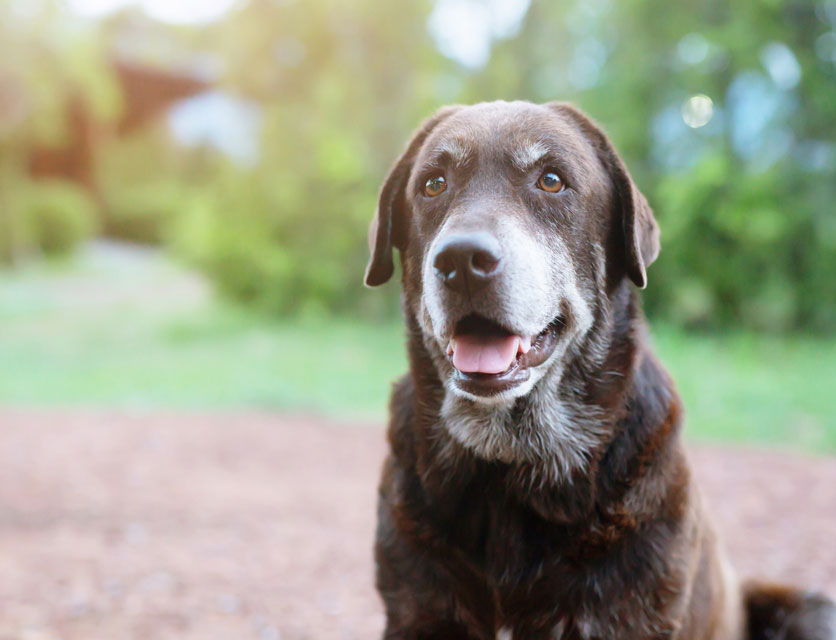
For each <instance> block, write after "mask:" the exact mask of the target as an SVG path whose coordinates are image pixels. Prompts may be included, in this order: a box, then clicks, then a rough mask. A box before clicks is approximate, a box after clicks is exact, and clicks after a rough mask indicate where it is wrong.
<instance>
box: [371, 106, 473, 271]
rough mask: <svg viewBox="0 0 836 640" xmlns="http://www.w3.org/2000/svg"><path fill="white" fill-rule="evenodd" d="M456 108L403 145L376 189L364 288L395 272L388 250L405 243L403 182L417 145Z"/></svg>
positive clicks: (431, 121) (445, 111) (434, 118)
mask: <svg viewBox="0 0 836 640" xmlns="http://www.w3.org/2000/svg"><path fill="white" fill-rule="evenodd" d="M459 109H460V107H458V106H450V107H444V108H442V109H441V110H439V111H438V112H436V114H435V115H434V116H432V117H431V118H429V119H427V120H426V121H425V122H424V123H423V124H422V125H421V126H420V127H418V129H417V130H416V131H415V133H414V134H413V135H412V139H411V140H410V141H409V144H408V145H407V146H406V150H405V151H404V152H403V153H402V154H401V156H400V158H398V159H397V161H395V164H394V166H393V167H392V169H391V170H390V171H389V175H388V176H387V177H386V180H385V181H384V183H383V187H382V188H381V190H380V198H379V200H378V203H377V212H376V213H375V216H374V220H372V225H371V228H370V229H369V250H370V252H371V257H370V258H369V264H368V265H367V266H366V276H365V283H366V286H367V287H376V286H378V285H381V284H383V283H385V282H387V281H388V280H389V278H391V277H392V273H394V271H395V263H394V262H393V260H392V248H393V247H394V248H396V249H399V250H400V249H403V247H404V245H405V244H406V229H405V226H406V212H405V207H406V202H405V198H406V193H405V191H406V183H407V181H408V180H409V174H410V172H411V171H412V163H413V162H414V161H415V156H416V155H418V151H419V150H420V149H421V145H422V144H424V141H425V140H426V139H427V136H429V135H430V133H431V132H432V130H433V129H434V128H435V127H436V126H437V125H438V123H440V122H441V121H443V120H445V119H446V118H448V117H450V116H451V115H452V114H453V113H455V112H456V111H458V110H459Z"/></svg>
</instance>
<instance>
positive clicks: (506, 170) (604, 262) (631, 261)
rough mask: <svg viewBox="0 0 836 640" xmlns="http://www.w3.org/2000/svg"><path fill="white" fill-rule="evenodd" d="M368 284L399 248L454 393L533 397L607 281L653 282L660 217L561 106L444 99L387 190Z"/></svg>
mask: <svg viewBox="0 0 836 640" xmlns="http://www.w3.org/2000/svg"><path fill="white" fill-rule="evenodd" d="M370 239H371V244H372V260H371V262H370V263H369V268H368V270H367V274H366V282H367V284H369V285H377V284H381V283H382V282H385V281H386V280H387V279H388V278H389V277H390V276H391V273H392V268H393V265H392V247H393V246H395V247H397V248H398V249H400V251H401V254H402V259H403V266H404V289H405V295H406V303H407V305H408V306H409V309H410V310H411V311H412V312H413V313H414V314H415V317H416V318H417V320H418V322H419V324H420V327H421V329H422V331H423V334H424V343H425V345H426V347H427V349H428V351H429V352H430V354H431V356H432V357H433V361H434V362H435V364H436V367H437V369H438V372H439V375H440V377H441V379H442V381H443V383H444V385H445V387H446V388H447V390H448V391H449V392H450V393H452V394H455V395H457V396H459V397H464V398H467V399H469V400H472V401H476V402H479V403H491V404H497V403H502V402H507V401H510V400H513V399H515V398H517V397H520V396H523V395H526V394H528V393H530V392H531V391H532V389H533V388H535V386H536V384H537V382H538V381H539V380H541V379H542V378H543V377H544V375H546V374H547V373H548V372H549V371H551V370H552V369H554V368H555V367H558V368H559V365H560V363H561V361H562V360H563V359H564V358H565V357H566V354H567V353H568V352H569V350H570V348H571V346H572V344H574V343H577V341H578V340H579V339H580V338H581V337H582V336H584V335H585V334H586V333H587V332H588V331H589V330H590V328H591V327H592V325H593V320H594V317H595V316H596V313H597V311H598V310H599V307H600V301H601V300H602V299H605V298H606V295H607V289H608V288H609V287H611V286H613V283H617V282H619V281H620V280H621V279H623V278H624V277H629V278H631V279H632V280H633V281H634V282H635V283H636V284H637V285H638V286H642V287H643V286H644V285H645V277H646V276H645V268H646V266H647V265H649V264H650V262H651V261H652V260H653V259H654V258H655V257H656V254H657V253H658V247H659V245H658V230H657V227H656V224H655V222H654V220H653V217H652V214H651V213H650V210H649V208H648V207H647V205H646V202H645V201H644V198H643V197H642V196H641V195H640V194H639V193H638V191H637V190H636V189H635V187H634V186H633V183H632V181H631V179H630V177H629V175H628V174H627V172H626V170H625V168H624V166H623V164H622V163H621V161H620V160H619V158H618V156H617V155H616V154H615V152H614V151H613V149H612V146H611V145H610V144H609V142H608V140H607V139H606V137H605V136H604V134H603V133H602V132H601V131H600V130H599V129H598V128H597V127H596V126H595V125H594V124H593V123H592V122H591V121H589V120H588V119H587V118H586V117H584V116H583V115H581V114H580V113H579V112H578V111H576V110H574V109H573V108H571V107H569V106H567V105H563V104H550V105H533V104H529V103H523V102H515V103H505V102H497V103H486V104H479V105H474V106H470V107H450V108H447V109H444V110H442V111H441V112H439V113H438V114H437V115H436V116H434V117H433V118H432V119H430V120H429V121H428V122H427V123H425V125H424V126H423V127H422V128H421V129H420V130H419V131H418V132H417V133H416V135H415V137H414V138H413V140H412V142H411V143H410V145H409V147H408V148H407V150H406V152H405V153H404V154H403V156H402V157H401V158H400V159H399V161H398V162H397V163H396V165H395V167H394V168H393V170H392V172H391V174H390V176H389V178H388V179H387V182H386V183H385V185H384V188H383V190H382V192H381V200H380V205H379V207H378V214H377V217H376V219H375V223H374V224H373V226H372V234H371V236H370Z"/></svg>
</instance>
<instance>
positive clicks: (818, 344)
mask: <svg viewBox="0 0 836 640" xmlns="http://www.w3.org/2000/svg"><path fill="white" fill-rule="evenodd" d="M94 258H95V256H94ZM120 260H121V259H117V260H115V261H114V260H112V259H111V258H107V259H99V258H95V259H93V258H88V259H82V260H80V261H77V262H75V263H72V264H70V265H63V267H61V268H60V269H59V268H56V267H50V266H48V265H47V266H44V265H40V266H37V267H32V268H27V269H24V270H23V271H22V272H20V273H15V274H5V275H0V404H2V405H6V406H9V405H11V406H53V407H54V406H91V405H93V406H108V407H142V408H201V409H206V408H210V409H211V408H240V407H261V408H273V409H287V410H294V411H297V410H301V411H316V412H321V413H325V414H331V415H343V416H352V417H355V418H358V417H360V418H368V419H370V421H377V422H379V421H381V420H382V419H383V417H384V415H385V407H386V402H387V396H388V393H389V389H390V383H391V381H392V380H394V379H395V378H396V377H398V376H399V375H400V374H401V373H403V372H404V371H405V370H406V360H405V354H404V339H403V331H402V328H401V325H400V323H398V322H391V323H387V324H383V325H374V324H371V323H366V322H359V321H356V320H346V319H334V318H317V317H311V318H293V319H285V320H275V319H268V318H265V317H263V316H259V315H256V314H253V313H251V312H247V311H244V310H241V309H236V308H232V307H229V306H225V305H223V304H220V303H217V302H215V301H213V299H212V297H211V296H210V295H208V294H206V292H205V291H202V290H201V288H200V283H199V282H197V283H196V282H195V281H193V280H189V278H193V276H191V275H190V274H187V273H185V272H184V271H183V270H182V269H181V268H179V267H177V266H176V265H172V264H169V263H167V262H165V261H164V260H163V259H162V258H160V257H159V256H158V255H156V254H149V256H145V257H140V258H138V259H136V260H134V258H131V259H129V260H127V261H120ZM653 341H654V344H655V346H656V350H657V353H658V354H659V356H660V358H661V359H662V361H663V362H664V363H665V365H666V366H667V367H668V368H669V370H670V372H671V373H672V375H673V377H674V379H675V380H676V382H677V385H678V387H679V389H680V392H681V394H682V396H683V399H684V402H685V407H686V412H687V419H688V423H687V431H686V432H687V433H688V435H689V437H692V438H698V439H710V440H717V441H737V442H747V443H748V442H759V443H764V444H773V445H777V444H782V445H784V444H786V445H790V446H793V447H795V448H804V449H807V450H814V451H829V452H834V451H836V341H834V340H828V339H822V338H817V339H814V338H806V337H779V336H763V335H754V334H730V335H722V336H717V335H688V334H684V333H682V332H680V331H678V330H676V329H674V328H671V327H666V326H657V327H655V329H654V331H653Z"/></svg>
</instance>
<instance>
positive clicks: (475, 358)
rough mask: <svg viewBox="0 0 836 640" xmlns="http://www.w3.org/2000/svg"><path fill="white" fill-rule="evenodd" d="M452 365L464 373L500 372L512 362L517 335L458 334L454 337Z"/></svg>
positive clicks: (516, 344)
mask: <svg viewBox="0 0 836 640" xmlns="http://www.w3.org/2000/svg"><path fill="white" fill-rule="evenodd" d="M455 345H456V346H455V350H454V351H453V366H454V367H456V369H458V370H459V371H463V372H464V373H502V372H503V371H505V370H506V369H508V367H510V366H511V364H512V363H513V362H514V358H515V357H516V355H517V349H518V348H519V345H520V337H519V336H478V335H460V336H456V338H455Z"/></svg>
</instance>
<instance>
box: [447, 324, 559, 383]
mask: <svg viewBox="0 0 836 640" xmlns="http://www.w3.org/2000/svg"><path fill="white" fill-rule="evenodd" d="M562 326H563V322H562V320H561V319H560V318H556V319H555V320H553V321H552V322H551V323H550V324H549V325H548V326H547V327H546V328H545V329H544V330H543V331H541V332H540V333H539V334H537V335H536V336H525V335H519V334H515V333H512V332H511V331H509V330H508V329H506V328H505V327H503V326H501V325H499V324H497V323H496V322H493V321H492V320H489V319H487V318H485V317H483V316H480V315H477V314H470V315H468V316H465V317H464V318H462V319H461V320H459V322H458V323H457V324H456V328H455V331H454V332H453V337H452V338H451V339H450V343H449V344H448V346H447V356H448V357H449V358H450V361H451V362H452V363H453V367H454V368H455V371H456V382H457V384H458V385H459V387H461V388H462V389H463V390H464V391H467V392H468V393H472V394H474V395H479V396H488V395H495V394H497V393H501V392H502V391H505V390H507V389H510V388H511V387H514V386H516V385H518V384H520V383H522V382H525V381H526V380H528V378H529V376H530V371H529V369H530V368H531V367H536V366H537V365H539V364H542V363H543V362H545V361H546V360H548V358H549V356H550V355H551V354H552V353H553V352H554V349H555V347H556V346H557V336H558V333H559V329H560V327H562Z"/></svg>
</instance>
